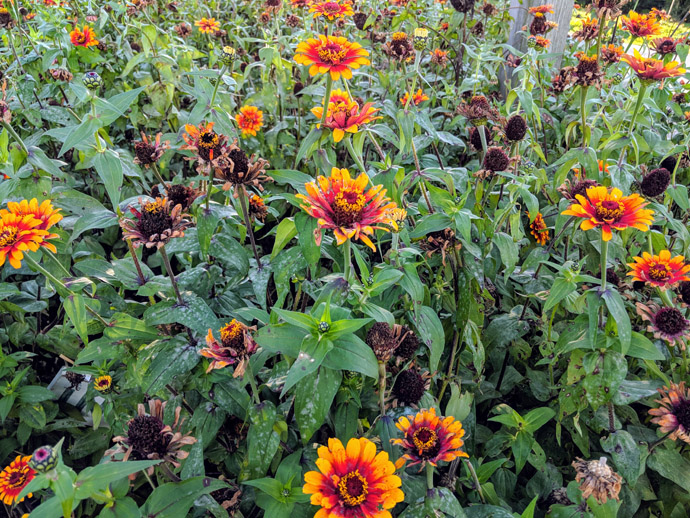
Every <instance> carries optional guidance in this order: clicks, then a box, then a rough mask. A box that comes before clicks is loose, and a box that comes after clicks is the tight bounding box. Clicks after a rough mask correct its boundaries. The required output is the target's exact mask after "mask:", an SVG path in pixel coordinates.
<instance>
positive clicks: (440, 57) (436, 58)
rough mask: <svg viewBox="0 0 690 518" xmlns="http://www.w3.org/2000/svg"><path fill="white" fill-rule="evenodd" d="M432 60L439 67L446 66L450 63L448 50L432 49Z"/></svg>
mask: <svg viewBox="0 0 690 518" xmlns="http://www.w3.org/2000/svg"><path fill="white" fill-rule="evenodd" d="M431 62H432V63H433V64H434V65H438V66H439V67H445V66H446V63H448V51H446V50H441V49H434V50H432V51H431Z"/></svg>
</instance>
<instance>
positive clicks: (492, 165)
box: [483, 147, 510, 173]
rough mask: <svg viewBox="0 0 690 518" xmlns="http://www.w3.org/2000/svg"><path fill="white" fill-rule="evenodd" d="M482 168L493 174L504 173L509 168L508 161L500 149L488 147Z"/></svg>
mask: <svg viewBox="0 0 690 518" xmlns="http://www.w3.org/2000/svg"><path fill="white" fill-rule="evenodd" d="M483 166H484V169H486V170H488V171H491V172H493V173H496V172H499V171H505V170H506V169H508V167H509V166H510V159H509V158H508V155H507V154H506V152H505V151H503V150H502V149H501V148H500V147H490V148H489V149H487V151H486V155H484V163H483Z"/></svg>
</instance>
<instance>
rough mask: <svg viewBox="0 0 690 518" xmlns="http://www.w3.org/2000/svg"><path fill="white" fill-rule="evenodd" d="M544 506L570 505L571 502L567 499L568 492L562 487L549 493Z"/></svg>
mask: <svg viewBox="0 0 690 518" xmlns="http://www.w3.org/2000/svg"><path fill="white" fill-rule="evenodd" d="M545 504H546V505H547V506H549V507H551V506H552V505H572V504H573V502H572V501H571V500H570V498H568V490H567V489H566V488H564V487H559V488H556V489H554V490H553V491H551V493H549V496H547V497H546V502H545Z"/></svg>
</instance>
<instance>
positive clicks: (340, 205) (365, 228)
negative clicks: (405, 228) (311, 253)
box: [297, 167, 398, 251]
mask: <svg viewBox="0 0 690 518" xmlns="http://www.w3.org/2000/svg"><path fill="white" fill-rule="evenodd" d="M317 182H318V184H317ZM368 183H369V177H368V176H367V175H366V174H365V173H362V174H360V175H359V176H358V177H357V178H352V177H350V172H349V171H348V170H347V169H338V168H337V167H334V168H333V169H332V170H331V176H330V177H329V178H326V177H325V176H319V177H318V178H317V179H316V182H310V183H308V184H306V185H305V187H306V189H307V195H306V196H305V195H303V194H298V195H297V197H298V198H299V199H300V200H302V201H303V202H304V204H303V205H300V206H301V207H302V209H304V210H305V211H306V212H307V214H309V215H310V216H312V217H314V218H317V220H318V227H317V230H316V238H317V242H321V230H322V229H324V228H326V229H331V230H333V234H334V235H335V238H336V241H337V243H338V244H339V245H341V244H343V243H344V242H345V241H346V240H348V239H360V240H362V241H363V242H364V243H365V244H366V245H367V246H368V247H369V248H371V249H372V250H374V251H376V247H375V246H374V243H372V241H371V239H370V238H369V236H372V235H374V229H380V230H385V231H389V229H388V228H387V227H381V226H377V225H387V226H389V227H392V228H394V229H397V228H398V226H397V224H396V223H395V221H394V220H393V219H392V218H391V210H392V209H395V208H397V205H396V203H395V202H393V201H391V200H390V198H387V197H386V190H385V189H384V188H383V186H382V185H375V186H373V187H372V188H371V189H369V190H365V189H366V187H367V185H368Z"/></svg>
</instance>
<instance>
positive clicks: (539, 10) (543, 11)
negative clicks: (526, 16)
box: [529, 4, 553, 16]
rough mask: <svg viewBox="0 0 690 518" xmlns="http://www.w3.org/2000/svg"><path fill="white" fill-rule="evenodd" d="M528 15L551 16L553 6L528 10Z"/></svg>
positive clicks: (548, 5)
mask: <svg viewBox="0 0 690 518" xmlns="http://www.w3.org/2000/svg"><path fill="white" fill-rule="evenodd" d="M529 13H530V14H532V15H534V16H544V15H545V14H547V13H551V14H553V5H551V4H544V5H537V6H535V7H530V8H529Z"/></svg>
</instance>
